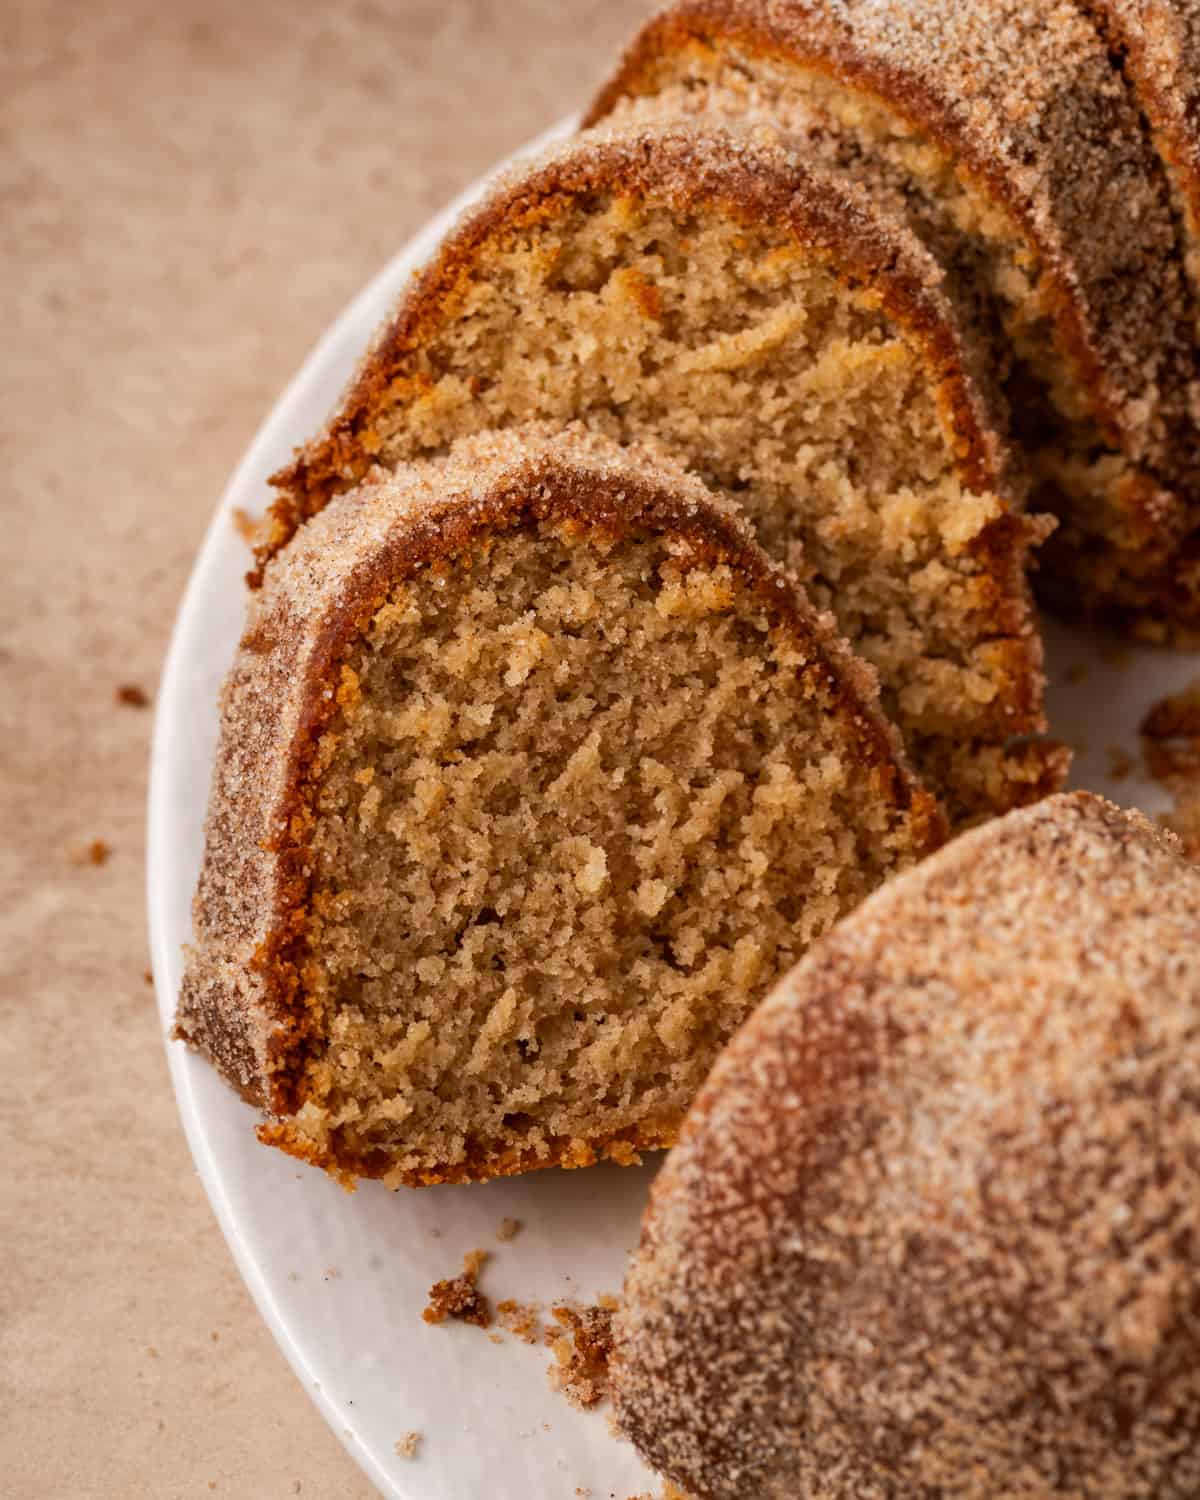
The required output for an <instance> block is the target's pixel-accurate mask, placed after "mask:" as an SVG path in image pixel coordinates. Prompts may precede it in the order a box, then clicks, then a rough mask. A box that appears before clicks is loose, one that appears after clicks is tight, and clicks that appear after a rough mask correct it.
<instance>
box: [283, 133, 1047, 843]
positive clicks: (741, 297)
mask: <svg viewBox="0 0 1200 1500" xmlns="http://www.w3.org/2000/svg"><path fill="white" fill-rule="evenodd" d="M977 354H978V350H977V349H976V347H975V345H974V344H973V343H972V341H971V340H970V338H969V337H968V336H967V334H966V333H965V332H964V330H963V329H962V328H961V326H960V325H959V323H958V322H957V321H956V319H955V316H954V313H953V310H952V308H951V305H950V303H949V301H948V300H947V298H946V297H945V295H944V293H943V290H942V278H941V272H940V270H939V268H938V266H937V265H936V263H935V262H934V260H933V259H932V257H931V256H930V255H929V254H928V252H927V251H925V250H924V249H923V248H922V246H921V245H920V244H919V243H918V242H917V241H916V239H915V238H914V236H913V235H912V234H911V233H909V232H908V231H907V230H906V229H905V227H904V225H903V224H902V223H901V222H900V221H899V220H897V219H894V218H889V217H885V216H881V215H879V214H877V213H876V212H875V211H874V210H873V209H872V208H871V206H870V204H869V203H867V202H866V200H865V198H864V197H863V195H862V194H861V193H860V192H858V191H857V190H854V189H847V188H845V187H843V186H839V185H838V184H837V183H835V182H834V181H833V180H831V179H828V178H824V177H819V176H815V175H814V174H813V173H812V172H811V171H810V170H809V169H808V168H807V167H806V166H805V165H804V163H803V161H802V160H801V159H800V157H799V156H797V155H796V154H794V153H793V152H791V151H790V150H788V149H786V148H785V147H783V146H781V145H778V144H770V143H762V142H756V141H755V140H754V139H753V138H752V137H750V136H748V135H745V134H742V133H739V132H737V131H733V130H724V129H718V130H714V131H704V132H702V131H698V130H695V129H692V128H690V127H688V126H685V125H678V124H668V125H665V126H661V127H650V128H645V129H635V130H631V131H619V132H616V133H613V134H603V135H599V136H596V137H594V138H591V139H583V140H579V141H576V142H574V143H572V144H571V145H569V146H567V147H565V148H564V149H561V150H560V151H558V152H557V153H555V154H553V155H552V156H551V157H549V158H548V159H547V160H544V161H543V162H541V163H540V164H537V165H534V166H532V167H529V168H526V169H525V170H523V171H521V172H520V173H518V174H516V175H515V176H512V177H510V178H508V179H507V180H506V181H504V182H502V183H501V184H500V185H499V186H498V187H497V188H496V189H495V190H494V191H493V193H492V194H491V196H490V197H489V198H488V199H487V200H486V201H485V202H484V203H483V205H482V206H481V207H480V208H478V209H477V210H476V211H475V212H473V213H472V214H471V215H470V216H469V217H468V218H467V219H466V220H465V221H464V222H463V223H462V224H461V225H460V226H459V227H458V229H457V230H456V231H455V232H454V233H452V234H451V235H450V237H449V238H448V239H447V241H446V242H445V244H444V245H443V247H442V249H441V251H440V253H439V254H438V255H437V257H436V258H435V259H434V261H433V263H432V264H431V265H430V266H429V267H428V269H427V270H426V272H425V274H424V276H423V277H422V278H421V279H420V280H419V281H418V282H417V283H415V285H414V286H413V288H412V290H411V291H410V292H409V294H408V295H407V296H406V297H405V298H404V299H403V301H402V303H401V305H400V307H399V309H398V310H397V312H396V313H395V316H394V317H393V319H392V320H391V321H390V323H389V324H388V325H387V326H386V327H385V328H384V329H383V330H382V331H381V333H380V335H379V338H378V341H377V343H376V345H375V347H374V349H373V351H372V352H371V354H370V355H369V357H368V358H367V360H366V362H365V363H364V364H363V366H362V368H361V369H360V371H359V373H358V376H357V378H356V379H355V381H354V383H353V384H352V386H351V388H350V390H349V391H348V393H347V394H346V396H345V398H344V400H343V402H342V405H341V407H340V409H339V410H338V412H337V413H336V415H335V416H334V418H333V420H332V422H331V424H330V426H329V427H328V429H327V430H326V431H325V432H324V433H323V434H322V435H321V436H319V437H318V438H316V439H315V440H314V441H313V442H312V443H311V444H310V445H309V446H308V447H307V448H306V449H304V450H303V451H302V452H301V453H300V454H299V456H298V458H297V460H296V462H295V463H294V464H293V465H292V466H291V467H290V468H289V469H288V470H287V471H285V472H284V473H282V474H280V475H279V476H277V480H276V482H277V484H278V486H279V489H280V495H279V499H278V500H277V502H276V505H275V507H274V512H273V514H274V533H273V536H272V539H271V541H270V543H269V545H268V546H267V547H266V549H265V550H264V553H263V554H262V556H263V560H264V561H265V559H266V558H267V557H269V555H270V553H271V551H272V550H274V548H275V547H277V546H278V545H280V544H281V543H282V541H283V540H285V539H286V537H287V536H288V535H290V534H291V532H292V531H293V530H294V529H295V527H296V526H297V525H299V524H300V523H301V521H302V520H303V519H304V518H305V517H306V516H310V515H312V514H314V513H315V512H316V511H319V510H320V508H321V507H322V506H323V505H324V504H325V503H326V502H327V501H328V499H329V498H330V496H331V495H333V494H335V493H337V492H338V491H339V490H343V489H345V488H347V487H349V486H350V485H352V484H354V483H356V482H357V481H358V480H359V479H360V478H361V476H362V475H363V474H364V473H365V472H366V471H367V469H368V468H369V467H370V466H371V465H372V464H382V465H383V466H384V467H385V468H392V467H394V466H395V465H396V464H397V463H400V462H404V461H407V460H409V459H412V458H414V457H418V456H422V455H427V454H437V453H439V452H442V451H444V450H445V448H446V446H447V445H448V444H449V443H450V442H452V441H453V440H454V439H455V438H456V437H459V436H462V435H464V434H466V433H469V432H473V431H478V430H480V429H483V428H498V427H507V426H510V425H512V424H514V423H519V422H523V421H528V420H534V419H545V420H550V421H555V422H563V421H570V420H573V419H579V420H582V421H584V422H586V423H587V424H589V425H590V426H592V427H593V428H595V429H598V430H600V431H603V432H605V433H607V434H608V435H610V436H612V437H614V438H616V439H618V440H619V441H621V442H630V441H643V442H653V443H655V444H656V445H657V446H659V447H660V448H662V449H663V450H664V451H667V452H669V453H670V454H671V455H673V456H675V457H676V458H678V459H680V460H681V461H682V462H684V463H685V464H686V466H687V467H689V468H690V469H692V470H694V471H695V472H696V473H697V474H698V475H699V476H700V477H701V478H702V479H704V480H705V482H707V483H708V484H710V485H712V486H714V487H719V488H721V489H723V490H724V491H726V492H728V493H732V494H736V496H737V498H738V499H739V501H740V502H741V503H742V505H743V506H744V507H745V509H746V510H747V512H748V513H749V515H750V518H751V520H752V521H753V522H754V524H755V525H756V527H757V528H758V533H759V537H760V540H761V541H762V543H763V544H764V546H765V547H766V548H767V550H768V551H769V552H772V553H773V554H774V555H775V556H776V557H777V558H779V559H781V560H783V561H785V562H786V563H787V564H789V565H790V566H791V567H793V568H794V569H795V570H797V572H798V574H799V576H800V578H801V580H802V582H803V584H804V586H805V587H806V588H807V589H808V590H809V592H810V593H811V595H812V597H813V598H814V601H815V602H817V603H818V604H819V606H820V607H822V608H829V609H832V610H833V611H834V612H835V614H836V615H837V618H838V621H839V624H840V626H841V629H842V631H843V633H844V634H845V635H846V636H847V638H848V639H849V640H850V642H851V644H852V645H853V646H854V648H855V649H856V650H857V651H858V652H859V653H860V654H861V655H862V656H864V657H865V658H866V659H867V660H868V661H870V662H871V663H872V664H873V665H874V666H875V667H876V668H877V670H878V671H879V674H880V677H881V680H882V684H883V692H884V702H885V706H886V708H887V710H888V712H889V713H890V714H891V715H892V717H894V718H895V720H896V722H897V723H898V724H899V725H900V728H901V730H902V732H903V734H904V736H905V740H906V743H907V745H908V749H909V753H910V755H911V756H912V758H913V760H914V763H915V764H916V766H917V768H918V770H919V771H920V772H921V773H922V775H923V776H924V777H925V779H926V780H927V781H928V782H929V783H930V785H931V787H932V788H933V789H934V790H935V791H936V792H937V793H938V794H939V795H941V796H942V798H943V799H944V801H945V803H946V804H947V806H948V807H949V809H950V811H951V814H952V816H953V817H954V818H955V820H956V821H957V820H962V819H975V818H980V817H985V816H988V815H990V814H992V813H995V812H996V811H999V810H1003V809H1005V808H1007V807H1009V806H1011V805H1013V804H1014V803H1020V802H1023V801H1027V800H1031V799H1033V798H1036V797H1037V796H1039V795H1041V794H1043V793H1044V792H1046V791H1047V790H1052V789H1053V788H1054V786H1055V785H1057V783H1058V780H1059V778H1060V775H1061V772H1062V769H1063V755H1062V752H1061V751H1059V750H1057V749H1054V748H1053V747H1049V746H1047V745H1045V744H1044V743H1040V742H1037V741H1036V740H1034V739H1031V738H1030V737H1031V736H1036V735H1037V734H1038V733H1039V732H1040V731H1041V730H1042V729H1043V728H1044V722H1043V717H1042V689H1043V678H1042V671H1041V645H1040V640H1039V638H1038V635H1037V631H1036V626H1035V623H1034V620H1033V618H1032V614H1031V609H1030V603H1029V597H1028V589H1027V583H1026V563H1027V554H1028V548H1029V544H1030V541H1031V540H1032V539H1034V538H1036V537H1037V536H1039V535H1041V531H1040V529H1039V525H1038V524H1037V523H1035V522H1034V521H1032V520H1030V519H1028V518H1025V517H1023V516H1022V515H1021V514H1020V509H1019V507H1020V500H1021V495H1022V491H1021V486H1020V482H1019V480H1018V479H1017V478H1016V477H1015V476H1014V474H1013V472H1012V468H1011V465H1010V457H1009V452H1008V449H1007V445H1006V444H1005V442H1004V440H1003V438H1002V437H1001V435H1000V432H999V429H998V419H997V418H996V417H995V414H994V412H993V410H992V408H991V406H990V404H989V400H988V398H987V392H986V385H985V383H984V380H983V377H982V376H977V374H976V373H974V372H975V371H976V370H977V367H978V366H979V365H980V364H981V363H982V362H981V361H980V360H978V359H977Z"/></svg>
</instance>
